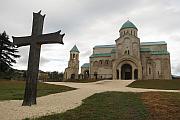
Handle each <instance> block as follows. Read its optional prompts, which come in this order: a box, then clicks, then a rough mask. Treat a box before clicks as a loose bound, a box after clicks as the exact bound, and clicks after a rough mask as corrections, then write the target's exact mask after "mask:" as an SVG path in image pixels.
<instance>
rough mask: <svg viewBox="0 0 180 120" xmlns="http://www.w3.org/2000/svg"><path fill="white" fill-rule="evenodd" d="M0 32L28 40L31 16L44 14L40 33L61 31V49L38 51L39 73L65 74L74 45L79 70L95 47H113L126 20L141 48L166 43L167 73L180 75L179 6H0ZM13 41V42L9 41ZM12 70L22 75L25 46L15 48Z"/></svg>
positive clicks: (131, 0)
mask: <svg viewBox="0 0 180 120" xmlns="http://www.w3.org/2000/svg"><path fill="white" fill-rule="evenodd" d="M0 1H1V7H0V32H3V31H4V30H5V31H6V32H7V34H8V35H9V36H10V37H11V36H25V35H31V27H32V13H33V12H38V11H39V10H42V14H46V17H45V21H44V29H43V33H49V32H55V31H58V30H60V29H61V30H62V33H65V34H66V35H65V37H64V45H61V44H51V45H42V49H41V61H40V69H41V70H44V71H59V72H62V71H64V68H65V67H67V64H68V60H69V51H70V49H71V48H72V47H73V46H74V44H76V45H77V47H78V49H79V50H80V65H82V64H83V63H84V62H89V56H90V55H91V54H92V48H93V46H95V45H101V44H102V45H103V44H115V39H117V38H118V37H119V32H118V31H119V29H120V27H121V26H122V24H123V23H124V22H126V21H127V20H128V19H129V20H130V21H131V22H133V23H134V24H135V25H136V27H137V28H138V30H139V32H138V33H139V38H140V39H141V42H152V41H166V42H167V43H168V51H169V52H170V53H171V67H172V73H173V74H178V75H180V26H179V25H180V0H0ZM10 40H12V38H10ZM19 51H20V52H19V54H20V55H21V58H19V59H17V64H15V65H14V68H17V69H27V63H28V55H29V46H26V47H21V48H19Z"/></svg>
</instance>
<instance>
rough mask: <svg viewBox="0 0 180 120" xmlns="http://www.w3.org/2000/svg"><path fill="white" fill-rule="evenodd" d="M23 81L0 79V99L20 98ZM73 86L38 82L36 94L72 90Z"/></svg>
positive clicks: (21, 96)
mask: <svg viewBox="0 0 180 120" xmlns="http://www.w3.org/2000/svg"><path fill="white" fill-rule="evenodd" d="M24 88H25V82H24V81H14V80H11V81H10V80H0V100H22V99H23V95H24ZM74 89H75V88H71V87H67V86H60V85H51V84H46V83H38V87H37V96H38V97H40V96H45V95H49V94H53V93H59V92H65V91H69V90H74Z"/></svg>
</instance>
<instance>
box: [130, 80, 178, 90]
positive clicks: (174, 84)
mask: <svg viewBox="0 0 180 120" xmlns="http://www.w3.org/2000/svg"><path fill="white" fill-rule="evenodd" d="M127 87H132V88H147V89H162V90H180V80H136V81H134V82H132V83H131V84H129V85H128V86H127Z"/></svg>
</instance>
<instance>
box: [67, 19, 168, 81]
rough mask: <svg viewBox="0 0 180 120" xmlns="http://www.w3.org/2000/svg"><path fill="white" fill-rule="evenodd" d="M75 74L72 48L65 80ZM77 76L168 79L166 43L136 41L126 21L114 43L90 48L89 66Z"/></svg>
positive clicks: (76, 56)
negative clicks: (91, 51) (91, 50)
mask: <svg viewBox="0 0 180 120" xmlns="http://www.w3.org/2000/svg"><path fill="white" fill-rule="evenodd" d="M78 71H79V50H78V49H77V47H76V46H74V47H73V48H72V49H71V51H70V60H69V64H68V68H66V70H65V74H64V75H65V79H73V78H74V79H78ZM81 75H82V76H83V78H85V79H86V78H92V79H118V80H142V79H143V80H148V79H151V80H152V79H171V65H170V53H169V52H168V51H167V43H166V42H164V41H158V42H140V38H139V37H138V29H137V27H136V26H135V25H134V24H133V23H132V22H130V21H129V20H128V21H126V22H125V23H124V24H123V25H122V27H121V28H120V30H119V38H117V39H116V40H115V44H112V45H97V46H94V47H93V53H92V55H91V56H90V57H89V63H85V64H83V65H82V66H81Z"/></svg>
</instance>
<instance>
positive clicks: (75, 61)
mask: <svg viewBox="0 0 180 120" xmlns="http://www.w3.org/2000/svg"><path fill="white" fill-rule="evenodd" d="M68 67H71V68H75V69H78V70H79V50H78V48H77V46H76V45H74V47H73V48H72V49H71V50H70V58H69V63H68Z"/></svg>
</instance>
